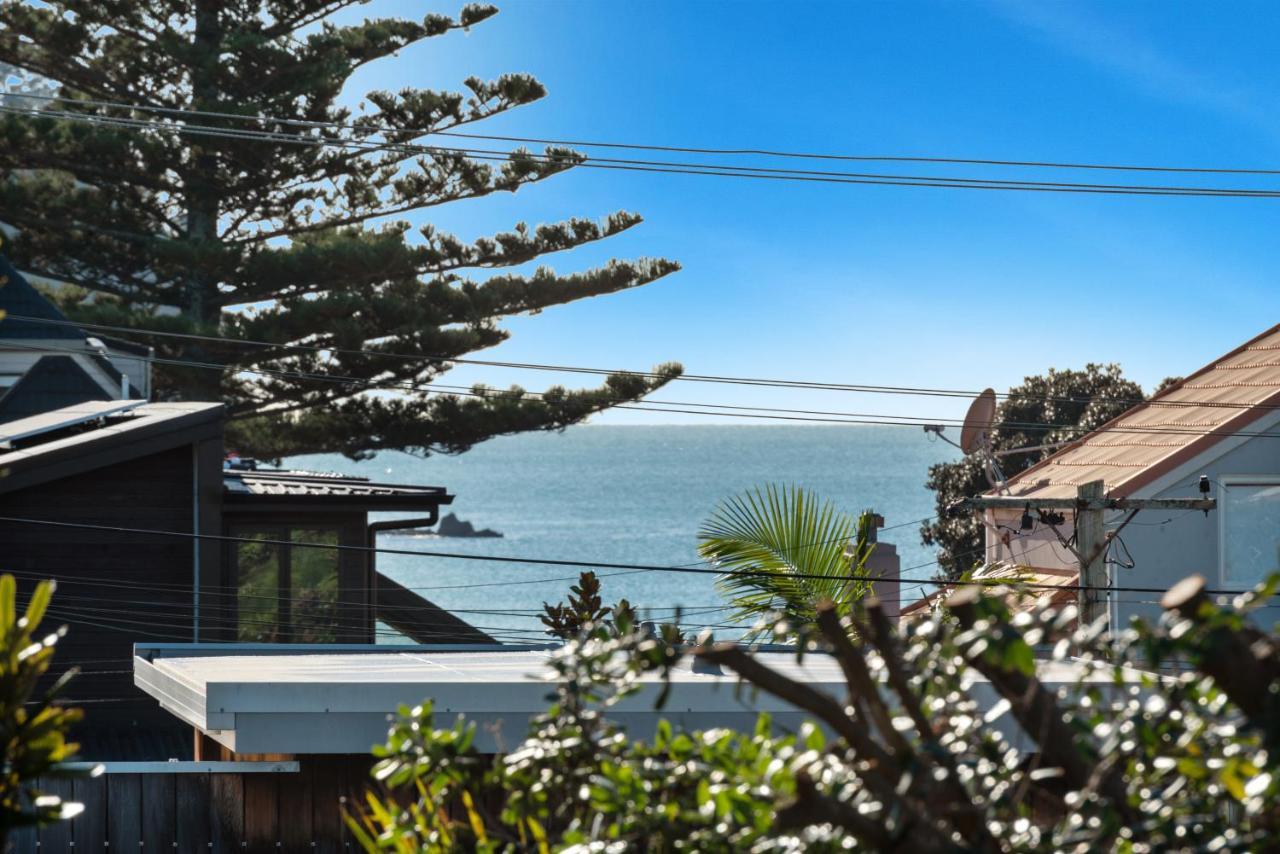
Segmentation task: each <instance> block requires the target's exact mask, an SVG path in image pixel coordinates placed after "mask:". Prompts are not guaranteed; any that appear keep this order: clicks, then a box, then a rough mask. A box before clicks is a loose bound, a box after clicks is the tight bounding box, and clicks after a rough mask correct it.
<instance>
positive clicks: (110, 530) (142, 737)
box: [0, 400, 492, 760]
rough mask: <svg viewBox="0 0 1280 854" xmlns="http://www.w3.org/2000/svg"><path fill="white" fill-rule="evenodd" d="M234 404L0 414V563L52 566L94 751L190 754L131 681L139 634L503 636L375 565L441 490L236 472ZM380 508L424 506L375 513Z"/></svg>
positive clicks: (337, 638)
mask: <svg viewBox="0 0 1280 854" xmlns="http://www.w3.org/2000/svg"><path fill="white" fill-rule="evenodd" d="M223 420H224V411H223V407H222V406H221V405H220V404H208V403H145V402H141V401H120V400H115V401H85V402H82V403H79V404H76V405H74V406H70V407H66V408H63V409H59V410H56V411H53V412H47V413H44V414H41V415H37V416H33V417H29V418H24V419H20V420H17V421H12V422H9V423H7V424H4V425H2V426H0V572H8V573H12V574H14V575H15V576H16V577H17V578H18V580H19V584H20V589H23V590H30V588H31V586H32V585H34V584H35V583H36V582H37V581H39V580H40V579H46V578H52V579H55V580H56V581H57V582H58V590H57V593H56V594H55V597H54V603H53V606H52V609H51V612H50V617H49V618H48V619H49V620H50V621H57V622H59V623H63V624H66V625H67V627H68V634H67V636H66V637H65V638H64V639H63V641H62V642H61V643H60V644H59V653H58V662H59V664H61V665H72V664H74V665H77V666H79V667H80V668H81V670H82V674H81V675H80V676H79V677H78V678H77V679H75V680H74V681H73V682H72V683H71V689H70V692H69V694H68V699H69V700H70V701H73V702H76V703H79V704H81V705H83V707H84V708H85V710H86V712H87V714H86V720H85V722H84V724H83V726H82V728H81V731H80V732H79V733H77V736H78V738H79V739H80V741H81V743H82V744H83V751H82V753H83V755H84V756H85V757H86V758H89V759H110V760H125V759H137V760H142V759H169V758H187V757H190V756H191V754H192V739H191V731H190V729H189V728H188V727H184V726H182V725H181V724H178V723H177V721H176V719H175V718H174V717H173V716H172V715H169V714H167V713H165V712H163V711H162V710H161V709H160V708H158V707H157V705H156V703H155V701H154V700H151V699H150V698H147V697H146V696H145V695H144V694H142V693H141V692H140V691H138V689H136V688H135V687H134V685H133V676H132V673H131V672H130V670H129V664H130V661H131V657H132V650H133V645H134V644H135V643H139V642H142V643H146V642H157V641H171V642H202V643H209V642H227V643H236V642H239V643H245V642H252V643H291V642H300V643H326V644H328V643H336V644H370V643H374V642H375V641H376V640H377V637H376V632H377V627H378V625H379V624H381V625H384V626H388V627H391V628H392V629H394V630H395V631H397V632H399V633H401V634H402V635H403V636H404V637H405V638H407V639H408V640H411V641H415V642H419V643H432V642H436V643H438V642H448V643H473V642H479V643H490V642H492V639H491V638H490V637H489V636H487V635H486V634H484V633H483V632H481V631H480V630H478V629H476V628H474V627H472V626H470V625H468V624H467V623H465V622H463V621H462V620H460V619H458V618H457V617H455V616H453V615H452V614H450V613H448V612H447V611H444V610H442V609H440V608H438V607H436V606H435V605H433V604H432V603H431V602H429V601H427V600H426V599H424V598H422V597H421V596H419V595H417V594H416V593H414V592H413V591H411V590H408V589H406V588H404V587H402V586H401V585H399V584H396V583H395V582H393V581H391V580H390V579H388V578H386V577H385V576H383V575H381V573H379V572H378V571H377V567H376V564H375V562H374V559H373V554H374V553H373V552H371V551H369V550H368V548H367V547H369V546H372V545H373V544H374V542H375V538H376V535H377V532H378V531H379V530H386V529H392V528H406V527H420V526H426V525H430V524H433V523H434V522H435V521H436V520H437V517H438V514H439V507H440V505H442V504H447V503H449V502H450V501H451V500H452V496H450V495H449V494H448V493H447V492H446V491H445V489H444V488H442V487H430V486H407V485H398V484H381V483H371V482H369V481H367V480H363V479H359V478H351V477H341V476H336V475H325V474H317V473H306V472H289V471H265V470H253V469H249V468H229V467H227V466H226V464H225V463H224V449H223V441H222V433H223ZM372 511H397V512H403V513H407V514H412V518H408V519H404V520H401V521H396V522H377V523H373V524H370V523H369V519H368V515H369V513H370V512H372Z"/></svg>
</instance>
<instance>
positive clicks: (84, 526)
mask: <svg viewBox="0 0 1280 854" xmlns="http://www.w3.org/2000/svg"><path fill="white" fill-rule="evenodd" d="M0 522H14V523H17V524H22V525H36V526H48V527H53V528H71V529H77V530H91V531H104V532H111V533H121V534H138V535H143V536H156V537H176V538H179V539H195V540H214V541H217V542H245V543H255V544H258V545H282V546H291V547H306V548H317V549H327V550H330V551H339V552H360V553H376V554H396V555H412V556H416V557H434V558H445V559H450V560H470V561H485V562H492V563H511V564H527V565H538V566H574V567H584V568H587V569H596V568H599V569H628V570H636V571H642V572H670V573H676V574H692V575H717V576H726V575H727V576H734V577H762V578H776V577H777V573H771V572H761V571H751V570H734V571H727V570H723V569H713V568H709V567H707V568H703V567H690V566H671V565H661V564H639V563H616V562H611V561H584V560H572V559H568V558H538V557H517V556H511V555H486V554H469V553H465V552H440V551H427V550H417V549H388V548H383V547H371V546H356V545H345V544H341V543H305V542H295V541H292V540H272V539H265V538H249V537H235V536H231V535H227V534H205V533H195V532H189V531H165V530H160V529H155V528H134V527H126V526H122V525H95V524H90V523H87V522H63V521H56V520H52V519H30V518H24V517H19V516H0ZM925 565H926V564H922V565H921V566H925ZM930 565H931V564H930ZM912 568H920V567H912ZM787 577H788V578H794V579H806V580H821V581H877V582H885V583H898V584H901V583H917V579H903V578H897V579H892V578H877V577H872V576H865V575H843V576H840V575H823V574H815V573H787ZM1015 581H1016V579H1008V578H1002V579H991V580H987V579H973V580H956V581H947V580H942V579H929V580H923V579H922V580H919V581H918V583H921V584H933V585H936V586H941V587H950V586H971V587H999V586H1007V585H1008V584H1010V583H1011V582H1015ZM1022 586H1023V587H1025V588H1027V589H1045V590H1076V591H1079V590H1091V589H1097V590H1100V591H1113V592H1126V593H1153V594H1163V593H1165V592H1166V590H1165V589H1164V588H1160V587H1128V586H1126V587H1096V588H1094V587H1086V586H1083V585H1079V584H1076V585H1067V584H1034V583H1023V584H1022ZM1249 592H1251V591H1248V590H1208V589H1207V590H1205V593H1207V594H1210V595H1239V594H1243V593H1249Z"/></svg>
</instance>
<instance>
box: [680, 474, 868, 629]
mask: <svg viewBox="0 0 1280 854" xmlns="http://www.w3.org/2000/svg"><path fill="white" fill-rule="evenodd" d="M873 518H874V517H873V515H872V514H871V513H863V514H862V515H861V516H860V517H859V518H858V519H857V520H855V519H854V518H853V517H852V516H849V515H848V514H847V513H843V512H841V511H840V510H838V509H836V507H835V505H834V504H832V503H831V502H830V501H826V500H824V499H822V498H821V497H819V496H818V495H816V494H815V493H813V492H810V491H808V490H805V489H801V488H800V487H797V486H790V487H787V486H776V485H772V484H771V485H769V486H768V487H765V488H764V489H756V490H754V491H751V492H746V493H743V494H742V495H738V496H735V497H733V498H730V499H729V500H727V501H725V502H724V503H722V504H721V505H720V506H719V507H717V508H716V510H715V512H714V513H713V514H712V516H711V518H710V519H708V520H707V521H706V522H705V523H704V524H703V526H702V529H701V530H700V531H699V532H698V553H699V554H700V555H702V557H703V558H705V559H706V560H707V561H709V562H710V563H711V564H712V565H713V566H715V567H717V568H718V569H722V570H724V574H723V575H721V576H720V577H719V578H718V579H717V581H716V586H717V587H718V588H719V590H720V592H721V593H722V594H724V595H725V596H726V597H728V599H729V602H730V604H731V605H733V607H734V608H735V609H736V610H735V612H734V614H733V615H732V617H731V619H734V620H738V621H742V622H746V623H748V624H750V623H756V622H758V621H759V620H760V618H761V617H763V616H765V615H766V614H771V613H781V614H783V615H784V616H785V618H786V619H788V620H789V621H791V623H792V624H793V625H795V626H801V625H805V624H809V623H812V622H813V621H814V619H815V618H816V615H817V610H816V608H817V604H818V603H819V602H822V601H829V602H834V603H835V604H836V607H837V608H838V609H839V611H840V614H841V616H843V615H845V614H847V613H849V611H850V610H852V608H853V603H854V602H856V601H857V600H859V599H861V598H862V597H863V596H865V595H866V594H867V593H869V592H870V590H871V583H870V581H868V580H865V578H863V579H860V580H854V581H850V580H849V578H850V576H865V564H866V562H867V558H868V557H870V556H871V550H872V549H873V548H874V546H875V544H874V541H873V533H874V527H873V526H874V522H873Z"/></svg>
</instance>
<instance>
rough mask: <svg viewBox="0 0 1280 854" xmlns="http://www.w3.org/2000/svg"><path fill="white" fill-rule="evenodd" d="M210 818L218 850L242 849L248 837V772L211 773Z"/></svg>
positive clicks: (214, 841)
mask: <svg viewBox="0 0 1280 854" xmlns="http://www.w3.org/2000/svg"><path fill="white" fill-rule="evenodd" d="M209 793H210V798H209V819H210V822H211V826H210V830H211V831H212V835H213V850H214V851H239V850H240V842H241V840H243V839H244V775H241V774H210V775H209Z"/></svg>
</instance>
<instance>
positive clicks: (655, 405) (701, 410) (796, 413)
mask: <svg viewBox="0 0 1280 854" xmlns="http://www.w3.org/2000/svg"><path fill="white" fill-rule="evenodd" d="M6 350H8V351H25V352H47V353H85V352H87V351H85V350H84V349H82V348H73V347H58V346H56V345H44V344H40V345H36V344H30V345H28V344H8V343H6V344H0V352H3V351H6ZM124 358H127V359H131V360H136V361H144V362H148V363H151V364H161V365H168V366H173V367H182V368H193V369H202V370H216V371H219V372H227V371H231V372H235V373H244V374H254V375H259V376H266V377H276V378H283V379H293V380H306V381H313V382H322V383H327V384H336V385H359V386H362V387H366V388H368V389H369V390H375V389H376V390H393V389H400V390H403V391H412V392H418V393H425V394H437V395H446V396H462V397H478V398H485V399H488V398H501V397H503V396H505V395H510V394H511V393H512V392H511V391H510V390H507V389H500V388H486V389H485V390H484V391H477V390H476V388H475V387H474V386H473V387H470V388H468V387H465V386H454V385H440V384H436V383H416V382H411V381H389V380H388V381H381V382H380V381H378V380H377V379H376V378H373V379H365V378H360V377H353V376H343V375H335V374H329V373H316V372H312V371H299V370H290V369H283V368H253V367H247V366H238V365H228V364H223V363H219V362H200V361H195V360H192V359H172V358H165V357H162V356H128V357H124ZM521 393H522V394H527V395H531V396H534V397H542V396H543V395H545V392H538V391H529V390H526V389H521ZM614 401H615V402H613V403H610V404H609V406H610V407H611V408H616V409H626V410H635V411H640V412H665V413H675V414H684V415H703V416H719V417H726V418H757V419H765V420H775V421H800V422H805V423H817V424H851V425H870V426H885V427H932V426H937V425H943V426H951V427H958V426H961V424H962V419H958V418H954V417H935V418H921V417H919V416H906V415H892V414H876V413H856V412H829V411H821V410H802V409H787V408H781V407H767V406H745V405H741V404H717V403H702V402H696V403H687V402H679V401H661V400H648V399H646V400H643V401H640V402H632V401H631V399H629V398H615V399H614ZM1238 406H1241V407H1242V408H1246V409H1248V408H1252V407H1249V406H1248V405H1246V404H1238ZM690 407H692V408H690ZM1260 408H1270V407H1268V406H1267V405H1265V404H1262V405H1260ZM711 410H715V411H711ZM267 411H269V410H267ZM778 413H788V414H778ZM826 416H833V417H826ZM978 426H988V427H990V426H1002V427H1006V428H1009V429H1014V430H1018V431H1021V432H1030V431H1048V430H1055V429H1071V428H1074V427H1077V426H1078V425H1073V424H1035V423H1021V422H1007V421H996V420H993V421H990V422H986V423H985V424H981V425H978ZM1108 430H1109V431H1110V432H1112V433H1119V434H1134V435H1148V436H1150V435H1155V436H1215V435H1220V436H1240V437H1246V438H1259V437H1260V438H1280V432H1269V431H1257V432H1250V431H1246V430H1219V429H1205V428H1203V427H1195V426H1180V425H1177V424H1174V423H1170V424H1167V425H1163V426H1161V425H1152V426H1113V427H1110V428H1108ZM0 438H3V434H2V433H0Z"/></svg>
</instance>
